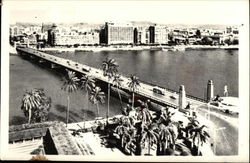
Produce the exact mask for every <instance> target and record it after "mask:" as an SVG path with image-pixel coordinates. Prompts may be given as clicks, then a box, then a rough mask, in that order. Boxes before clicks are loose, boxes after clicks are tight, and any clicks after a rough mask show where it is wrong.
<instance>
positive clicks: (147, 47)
mask: <svg viewBox="0 0 250 163" xmlns="http://www.w3.org/2000/svg"><path fill="white" fill-rule="evenodd" d="M192 49H224V50H232V49H238V45H230V46H225V45H213V46H211V45H175V46H169V45H155V46H150V45H144V46H141V45H136V46H134V45H127V46H126V45H123V46H118V45H110V46H79V47H65V46H58V47H46V48H42V49H40V50H41V51H53V52H58V53H61V52H75V51H91V52H99V51H116V50H125V51H127V50H131V51H133V50H164V51H179V50H181V51H183V50H192Z"/></svg>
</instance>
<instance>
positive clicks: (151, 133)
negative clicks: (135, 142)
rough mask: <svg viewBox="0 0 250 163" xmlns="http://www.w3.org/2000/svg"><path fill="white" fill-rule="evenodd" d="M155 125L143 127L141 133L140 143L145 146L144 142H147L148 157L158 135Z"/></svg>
mask: <svg viewBox="0 0 250 163" xmlns="http://www.w3.org/2000/svg"><path fill="white" fill-rule="evenodd" d="M155 126H156V125H155V124H149V125H145V126H144V127H143V131H142V139H141V141H142V143H143V144H144V145H145V142H146V141H147V142H148V155H150V149H151V146H152V145H153V144H156V143H157V141H158V137H159V135H158V133H157V132H156V131H155Z"/></svg>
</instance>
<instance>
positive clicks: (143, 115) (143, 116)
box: [136, 107, 152, 125]
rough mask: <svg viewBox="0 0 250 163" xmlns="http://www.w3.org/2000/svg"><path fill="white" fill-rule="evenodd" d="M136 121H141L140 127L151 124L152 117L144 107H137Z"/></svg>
mask: <svg viewBox="0 0 250 163" xmlns="http://www.w3.org/2000/svg"><path fill="white" fill-rule="evenodd" d="M136 110H137V115H138V116H137V119H138V120H141V121H142V125H144V124H148V123H151V122H152V116H151V114H150V112H149V110H148V108H146V107H137V108H136Z"/></svg>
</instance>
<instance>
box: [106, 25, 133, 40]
mask: <svg viewBox="0 0 250 163" xmlns="http://www.w3.org/2000/svg"><path fill="white" fill-rule="evenodd" d="M133 35H134V27H133V26H132V24H129V23H126V24H125V23H124V24H121V23H112V22H106V23H105V27H104V42H105V43H106V44H133V42H134V37H133Z"/></svg>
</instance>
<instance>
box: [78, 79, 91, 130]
mask: <svg viewBox="0 0 250 163" xmlns="http://www.w3.org/2000/svg"><path fill="white" fill-rule="evenodd" d="M80 81H81V86H80V88H81V89H82V90H84V91H85V92H86V101H87V108H88V109H89V93H90V91H91V90H92V89H93V88H94V87H95V81H94V78H93V77H92V76H90V75H83V76H82V77H81V80H80ZM83 119H84V121H85V116H84V113H83ZM84 124H85V123H84ZM84 126H85V125H84Z"/></svg>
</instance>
